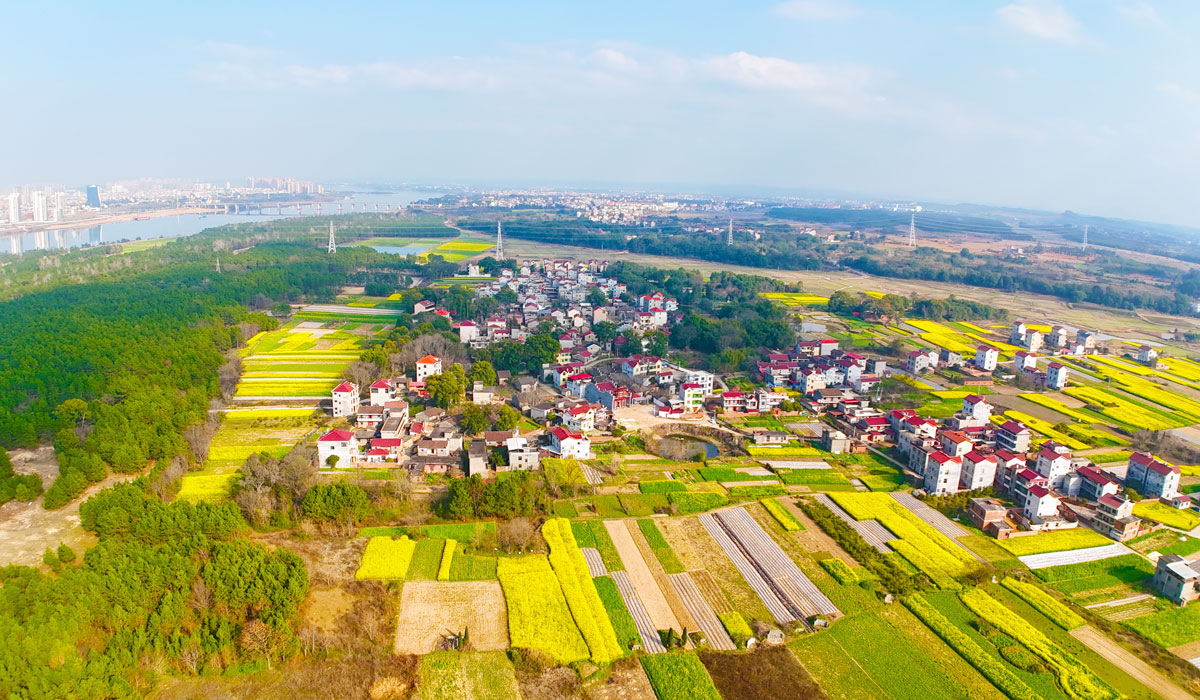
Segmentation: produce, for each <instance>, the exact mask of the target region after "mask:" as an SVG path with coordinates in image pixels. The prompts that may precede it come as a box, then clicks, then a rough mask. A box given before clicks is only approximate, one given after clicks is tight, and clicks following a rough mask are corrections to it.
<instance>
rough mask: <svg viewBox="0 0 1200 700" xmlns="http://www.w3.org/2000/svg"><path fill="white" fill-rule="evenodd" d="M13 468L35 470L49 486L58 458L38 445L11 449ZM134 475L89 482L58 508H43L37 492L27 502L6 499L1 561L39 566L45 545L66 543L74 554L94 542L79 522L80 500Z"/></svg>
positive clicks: (0, 510) (0, 519) (0, 521)
mask: <svg viewBox="0 0 1200 700" xmlns="http://www.w3.org/2000/svg"><path fill="white" fill-rule="evenodd" d="M9 455H10V456H11V457H12V462H13V470H14V471H15V472H17V473H18V474H32V473H36V474H38V475H39V476H41V477H42V485H43V486H46V487H49V486H50V484H52V483H54V479H55V478H57V476H58V462H57V461H56V460H55V458H54V448H52V447H39V448H38V449H36V450H13V451H12V452H10V453H9ZM134 476H135V475H131V474H120V475H113V476H110V477H108V478H107V479H105V480H104V481H101V482H100V483H98V484H92V485H91V486H90V487H88V489H87V490H86V491H85V492H84V494H83V496H81V497H80V498H77V499H76V500H75V501H74V502H72V503H70V504H68V505H66V506H63V507H62V508H59V509H58V510H46V509H45V508H43V507H42V497H41V496H39V497H38V498H36V499H35V500H33V501H30V502H29V503H22V502H20V501H9V502H8V503H5V504H4V505H3V506H0V565H7V564H19V565H22V566H41V564H42V553H43V552H45V551H46V548H47V547H50V548H51V549H54V548H56V547H58V545H60V544H66V545H68V546H70V547H71V548H72V549H74V550H75V554H76V556H78V555H81V554H83V551H84V550H85V549H87V548H88V547H91V546H92V545H93V544H95V543H96V538H95V536H94V535H92V534H91V533H89V532H85V531H84V529H83V528H82V527H80V526H79V504H80V503H81V502H83V501H85V500H87V498H88V496H90V495H92V494H93V493H95V492H97V491H99V490H101V489H105V488H108V487H109V486H112V485H113V484H116V483H118V482H121V481H129V480H131V479H133V477H134Z"/></svg>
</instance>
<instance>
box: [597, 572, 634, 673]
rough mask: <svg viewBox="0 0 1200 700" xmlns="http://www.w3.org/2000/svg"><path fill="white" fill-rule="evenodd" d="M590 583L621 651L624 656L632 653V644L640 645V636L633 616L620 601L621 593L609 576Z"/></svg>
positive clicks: (622, 601) (600, 577)
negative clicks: (606, 612) (601, 604)
mask: <svg viewBox="0 0 1200 700" xmlns="http://www.w3.org/2000/svg"><path fill="white" fill-rule="evenodd" d="M592 581H593V582H594V583H595V585H596V593H597V594H598V595H599V596H600V602H602V603H604V609H605V610H606V611H608V619H609V620H610V621H611V622H612V626H613V632H614V633H615V634H616V635H617V643H618V644H620V645H621V651H623V652H625V653H626V654H628V653H630V652H631V651H633V645H634V644H641V643H642V642H641V636H640V635H639V634H638V630H637V625H636V624H635V623H634V621H633V616H632V615H630V614H629V610H628V609H627V608H626V607H625V601H624V600H622V599H621V592H620V591H619V590H617V584H616V582H615V581H613V580H612V578H611V577H609V576H599V577H597V578H595V579H592Z"/></svg>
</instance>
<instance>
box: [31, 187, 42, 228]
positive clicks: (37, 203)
mask: <svg viewBox="0 0 1200 700" xmlns="http://www.w3.org/2000/svg"><path fill="white" fill-rule="evenodd" d="M29 204H30V206H31V207H32V208H33V220H34V222H35V223H39V224H40V223H43V222H44V221H45V220H46V193H45V192H42V191H41V190H34V191H33V192H30V193H29Z"/></svg>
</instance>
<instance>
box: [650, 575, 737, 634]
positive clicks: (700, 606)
mask: <svg viewBox="0 0 1200 700" xmlns="http://www.w3.org/2000/svg"><path fill="white" fill-rule="evenodd" d="M667 578H668V579H670V581H671V585H672V586H674V588H675V592H676V593H678V594H679V597H680V598H682V599H683V604H684V606H685V607H686V608H687V609H688V612H689V613H691V616H692V619H693V620H695V621H696V625H697V626H698V627H699V628H700V629H701V630H703V631H704V638H705V639H707V640H708V645H709V646H711V647H712V648H713V649H717V650H719V651H733V650H735V649H737V647H736V646H735V645H734V643H733V640H732V639H730V638H729V633H728V632H726V631H725V626H724V625H722V624H721V621H720V620H718V619H717V615H716V613H714V612H713V611H712V608H710V607H708V603H706V602H705V601H704V596H703V595H701V594H700V589H699V588H697V587H696V584H695V583H694V582H693V581H692V577H691V576H688V575H687V574H686V573H683V574H668V575H667Z"/></svg>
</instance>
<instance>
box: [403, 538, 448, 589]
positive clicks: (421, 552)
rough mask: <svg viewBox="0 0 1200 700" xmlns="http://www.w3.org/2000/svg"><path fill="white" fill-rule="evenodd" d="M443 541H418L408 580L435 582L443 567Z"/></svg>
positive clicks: (410, 564) (409, 567) (409, 568)
mask: <svg viewBox="0 0 1200 700" xmlns="http://www.w3.org/2000/svg"><path fill="white" fill-rule="evenodd" d="M442 547H443V540H435V539H426V540H418V541H417V545H416V547H415V548H414V549H413V553H412V561H411V562H410V563H409V565H408V578H409V579H411V580H415V581H434V580H436V579H437V575H438V569H439V568H440V567H441V565H442Z"/></svg>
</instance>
